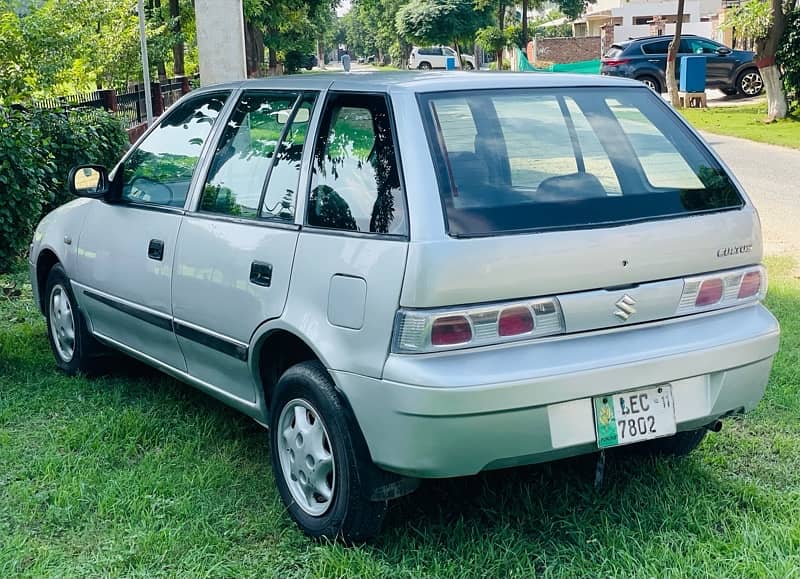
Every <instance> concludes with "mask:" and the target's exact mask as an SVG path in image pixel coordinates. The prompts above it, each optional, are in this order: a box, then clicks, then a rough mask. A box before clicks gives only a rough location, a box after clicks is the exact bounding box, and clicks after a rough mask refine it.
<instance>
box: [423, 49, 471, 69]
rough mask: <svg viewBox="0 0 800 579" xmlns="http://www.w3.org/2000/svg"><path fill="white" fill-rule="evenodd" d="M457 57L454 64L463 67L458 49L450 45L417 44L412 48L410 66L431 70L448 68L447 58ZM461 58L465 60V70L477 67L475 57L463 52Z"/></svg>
mask: <svg viewBox="0 0 800 579" xmlns="http://www.w3.org/2000/svg"><path fill="white" fill-rule="evenodd" d="M448 58H453V59H455V60H454V61H453V62H454V66H455V67H456V68H461V65H460V64H459V63H458V56H457V55H456V51H455V50H453V49H452V48H450V47H449V46H426V47H422V48H420V47H417V46H415V47H414V48H413V49H412V50H411V56H409V57H408V68H409V69H419V70H431V69H434V68H447V59H448ZM461 59H462V60H463V61H464V70H474V69H475V58H473V57H472V56H470V55H468V54H463V53H462V54H461Z"/></svg>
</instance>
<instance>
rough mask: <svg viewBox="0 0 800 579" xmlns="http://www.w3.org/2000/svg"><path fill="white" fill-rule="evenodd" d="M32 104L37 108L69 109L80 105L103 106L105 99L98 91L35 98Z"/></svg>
mask: <svg viewBox="0 0 800 579" xmlns="http://www.w3.org/2000/svg"><path fill="white" fill-rule="evenodd" d="M31 106H32V107H33V108H36V109H63V110H69V109H74V108H78V107H94V108H103V100H102V98H101V97H100V93H99V92H98V91H95V92H90V93H78V94H72V95H66V96H60V97H52V98H46V99H38V100H34V101H33V102H32V103H31Z"/></svg>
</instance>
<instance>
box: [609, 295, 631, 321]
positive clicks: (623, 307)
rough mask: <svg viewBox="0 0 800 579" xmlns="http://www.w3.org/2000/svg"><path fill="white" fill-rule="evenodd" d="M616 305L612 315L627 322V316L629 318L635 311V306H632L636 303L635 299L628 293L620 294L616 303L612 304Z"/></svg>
mask: <svg viewBox="0 0 800 579" xmlns="http://www.w3.org/2000/svg"><path fill="white" fill-rule="evenodd" d="M614 305H615V306H617V309H616V311H615V312H614V315H615V316H617V317H618V318H619V319H620V320H622V321H623V322H627V321H628V318H630V317H631V316H632V315H633V314H635V313H636V308H635V307H633V306H635V305H636V300H635V299H633V298H632V297H631V296H629V295H628V294H625V295H624V296H622V297H621V298H620V299H619V301H618V302H617V303H615V304H614Z"/></svg>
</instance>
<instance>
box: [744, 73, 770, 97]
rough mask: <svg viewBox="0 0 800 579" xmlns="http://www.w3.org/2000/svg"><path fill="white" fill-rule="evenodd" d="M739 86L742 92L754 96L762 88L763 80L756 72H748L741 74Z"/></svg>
mask: <svg viewBox="0 0 800 579" xmlns="http://www.w3.org/2000/svg"><path fill="white" fill-rule="evenodd" d="M739 86H741V87H742V92H743V93H744V94H746V95H747V96H756V95H758V94H760V93H761V90H762V89H763V88H764V81H763V79H762V78H761V75H760V74H758V73H757V72H748V73H747V74H745V75H743V76H742V80H740V81H739Z"/></svg>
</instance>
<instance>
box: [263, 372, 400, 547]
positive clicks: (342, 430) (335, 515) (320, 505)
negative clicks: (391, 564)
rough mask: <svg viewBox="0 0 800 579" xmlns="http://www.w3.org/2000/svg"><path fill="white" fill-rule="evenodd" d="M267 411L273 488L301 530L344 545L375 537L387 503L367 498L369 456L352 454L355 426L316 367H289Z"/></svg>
mask: <svg viewBox="0 0 800 579" xmlns="http://www.w3.org/2000/svg"><path fill="white" fill-rule="evenodd" d="M271 415H272V417H271V421H270V445H271V448H272V470H273V473H274V475H275V480H276V482H277V485H278V492H279V493H280V495H281V499H283V502H284V504H285V505H286V508H287V510H288V511H289V514H290V515H291V517H292V518H293V519H294V520H295V522H296V523H297V524H298V526H299V527H300V528H301V529H302V530H303V532H305V533H306V534H307V535H309V536H311V537H314V538H327V539H332V540H333V539H337V538H341V539H343V540H344V541H346V542H348V543H353V542H361V541H366V540H368V539H370V538H372V537H373V536H375V535H376V534H377V533H378V532H379V531H380V528H381V524H382V523H383V518H384V515H385V514H386V509H387V502H386V501H372V500H370V498H369V490H368V488H367V486H366V485H365V480H366V479H367V478H368V477H367V475H366V469H367V468H369V467H370V466H371V465H370V464H369V463H368V460H369V459H368V458H366V457H363V456H360V455H359V453H358V452H357V449H356V443H355V437H356V436H358V433H357V432H355V430H356V429H357V427H356V426H355V425H352V424H351V421H350V420H348V416H349V414H348V410H347V408H346V407H345V406H344V404H343V403H342V400H341V399H340V397H339V395H338V393H337V392H336V389H335V387H334V385H333V381H332V380H331V378H330V376H329V375H328V373H327V371H326V370H325V368H324V367H323V366H322V364H320V363H319V362H316V361H312V362H301V363H299V364H296V365H295V366H292V367H291V368H289V369H288V370H287V371H286V372H285V373H284V374H283V376H281V378H280V380H279V381H278V384H277V385H276V386H275V391H274V393H273V396H272V405H271Z"/></svg>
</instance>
